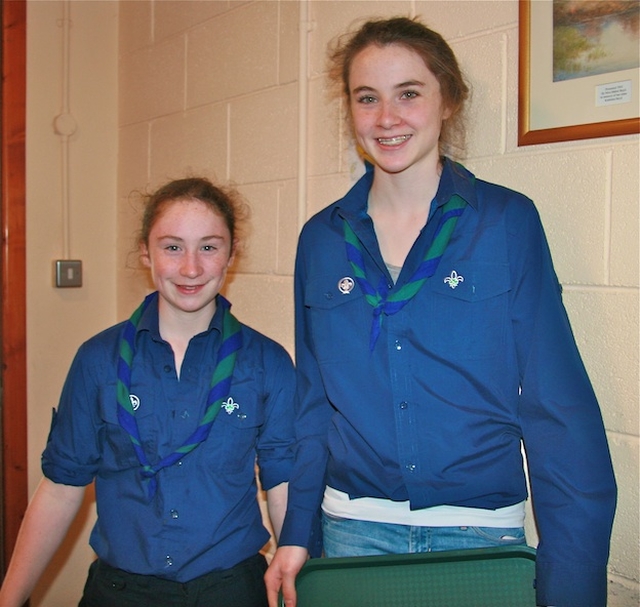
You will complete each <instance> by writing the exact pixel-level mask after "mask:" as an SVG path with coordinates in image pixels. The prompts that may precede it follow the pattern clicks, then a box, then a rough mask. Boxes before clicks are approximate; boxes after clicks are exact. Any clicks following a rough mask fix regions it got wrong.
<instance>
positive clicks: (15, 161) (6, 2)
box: [0, 0, 28, 574]
mask: <svg viewBox="0 0 640 607" xmlns="http://www.w3.org/2000/svg"><path fill="white" fill-rule="evenodd" d="M26 22H27V3H26V0H3V1H2V77H3V83H2V149H1V152H0V155H1V174H0V184H1V186H2V202H1V204H2V235H3V237H2V253H1V260H2V268H1V269H0V274H1V278H2V294H1V295H2V298H1V304H0V306H1V311H2V312H1V317H2V319H1V323H2V325H1V331H2V333H1V335H2V370H1V372H2V389H3V394H2V496H3V504H2V528H3V540H4V542H3V543H4V545H3V546H2V553H3V556H4V567H5V568H6V566H7V565H8V562H9V558H10V556H11V553H12V551H13V547H14V545H15V541H16V538H17V536H18V530H19V528H20V523H21V521H22V517H23V515H24V511H25V509H26V506H27V500H28V476H27V473H28V469H27V365H26V360H27V357H26V234H25V198H26V177H25V169H26V167H25V165H26V157H25V131H26V74H27V71H26ZM2 573H3V574H4V571H3V572H2Z"/></svg>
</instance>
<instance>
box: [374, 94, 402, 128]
mask: <svg viewBox="0 0 640 607" xmlns="http://www.w3.org/2000/svg"><path fill="white" fill-rule="evenodd" d="M378 107H379V110H378V124H379V125H380V126H381V127H382V128H385V129H389V128H391V127H393V126H395V125H396V124H398V123H400V122H401V119H400V115H399V113H398V110H397V108H396V106H395V104H394V103H393V102H392V101H384V100H383V101H381V102H380V105H379V106H378Z"/></svg>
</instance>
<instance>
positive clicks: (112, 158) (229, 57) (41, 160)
mask: <svg viewBox="0 0 640 607" xmlns="http://www.w3.org/2000/svg"><path fill="white" fill-rule="evenodd" d="M71 4H72V7H73V12H75V13H76V16H75V18H74V22H75V26H74V33H76V37H75V38H74V39H73V45H72V47H71V55H72V64H74V61H75V66H76V68H75V70H76V71H74V72H73V78H74V83H75V84H74V88H73V89H72V90H73V91H74V97H73V100H74V101H73V103H74V104H75V105H74V106H72V107H74V109H77V111H78V112H79V113H80V112H81V111H82V112H85V111H86V112H87V114H88V116H90V117H91V121H93V122H92V124H93V125H94V126H92V129H93V130H94V131H95V139H91V140H90V141H87V139H85V138H84V137H80V135H84V133H85V132H86V130H85V129H88V128H89V120H88V119H85V117H84V115H82V118H83V119H82V121H79V122H80V124H81V125H82V127H83V128H82V129H81V130H79V132H78V136H77V137H76V139H75V140H74V142H73V148H72V149H74V150H76V151H74V152H73V155H72V160H71V167H72V172H73V174H74V175H75V178H74V179H75V181H74V182H73V183H74V184H75V185H74V194H75V193H77V196H78V197H77V198H75V197H74V203H73V206H72V209H74V211H73V213H72V217H73V218H74V219H73V220H72V223H71V239H72V243H73V247H72V248H73V254H74V255H75V256H77V257H82V258H83V259H85V260H87V262H88V265H87V266H85V267H86V268H87V274H86V277H87V285H86V288H83V289H82V290H79V291H77V292H70V293H60V292H58V291H55V290H54V289H52V287H51V283H50V281H49V276H48V275H46V271H45V270H44V268H45V267H46V268H47V271H48V268H49V266H48V265H47V264H49V263H50V261H51V259H53V258H57V256H58V255H60V252H59V250H60V246H61V245H60V236H59V232H60V231H61V229H62V228H61V226H60V219H59V218H58V216H57V215H56V214H58V213H59V202H58V201H56V199H55V197H54V195H53V193H55V194H56V195H57V192H58V188H59V179H60V177H59V175H60V165H59V142H58V140H57V139H56V137H55V136H54V135H51V131H50V129H51V125H50V123H51V121H52V120H53V118H54V117H55V115H57V114H58V113H59V111H60V110H59V91H60V88H61V86H62V85H61V82H60V61H59V54H60V53H61V52H62V51H61V46H60V37H59V28H58V26H57V25H56V20H57V19H59V18H60V14H61V13H60V9H61V5H62V2H58V1H57V0H47V1H46V2H45V1H42V0H39V1H36V0H30V7H29V15H28V19H29V21H28V29H29V32H30V34H29V57H28V61H29V74H30V76H29V87H30V88H29V103H28V105H29V107H28V110H29V112H28V131H29V132H28V196H29V204H28V233H27V238H28V245H29V246H28V248H29V257H28V272H29V276H28V287H29V300H28V301H29V309H28V323H29V324H28V329H29V370H30V371H29V372H30V377H29V424H30V430H29V432H30V434H29V441H30V444H29V458H30V460H29V470H30V481H31V487H32V488H35V483H36V482H37V479H38V477H39V454H40V451H41V449H42V446H43V445H44V441H45V439H46V433H47V431H48V421H49V416H50V409H51V407H52V406H55V404H56V402H57V394H58V392H59V389H60V386H61V384H62V381H63V379H64V375H65V374H66V370H67V368H68V365H69V363H70V360H71V357H72V356H73V354H74V352H75V350H76V348H77V346H78V345H79V344H80V342H81V341H82V340H83V339H85V338H86V337H88V336H89V335H91V334H93V333H95V332H97V331H98V330H100V329H101V328H103V327H106V326H108V325H110V324H113V323H114V322H116V320H120V319H122V318H125V317H126V316H128V315H129V314H130V312H131V310H132V309H133V308H134V307H135V306H136V305H137V304H138V303H139V301H140V299H141V298H142V297H143V296H144V294H146V292H148V289H149V284H148V282H147V279H146V276H145V275H144V273H142V272H140V271H138V270H137V267H136V263H137V256H136V252H135V232H136V229H137V226H138V223H139V219H140V215H139V210H140V207H139V202H138V197H137V195H136V192H139V191H146V190H148V189H150V188H153V187H155V186H157V185H159V184H161V183H162V182H164V181H166V180H168V179H172V178H176V177H181V176H183V175H185V174H191V175H194V174H204V175H206V176H209V177H212V178H214V179H220V180H223V181H226V180H232V181H233V182H235V183H236V184H237V185H238V187H239V189H240V190H241V192H242V193H243V194H244V195H245V196H246V198H247V200H248V202H249V204H250V207H251V222H250V233H249V238H248V240H247V243H246V245H245V252H244V255H243V257H242V258H241V259H240V260H238V262H237V263H236V266H235V268H234V272H233V274H232V275H231V276H230V279H229V284H228V285H227V289H226V294H227V295H228V297H229V298H230V299H231V301H232V302H233V304H234V311H235V312H236V313H237V314H238V316H239V317H240V318H242V320H243V321H244V322H246V323H247V324H250V325H252V326H254V327H255V328H257V329H258V330H260V331H263V332H264V333H266V334H267V335H269V336H271V337H273V338H275V339H277V340H278V341H280V342H281V343H283V345H285V347H287V349H289V351H290V352H293V306H292V271H293V260H294V254H295V244H296V238H297V234H298V231H299V227H300V224H301V222H302V221H304V220H305V219H306V218H308V217H310V216H311V215H312V214H313V213H314V212H316V211H318V210H319V209H321V208H323V207H324V206H326V205H327V204H329V203H330V202H332V201H333V200H334V199H336V198H337V197H339V196H340V195H342V194H343V193H344V191H345V190H346V188H347V187H348V185H349V184H350V182H351V180H352V178H353V176H354V174H355V173H356V172H357V171H358V170H359V167H358V166H357V163H356V162H355V159H354V155H353V152H352V151H351V149H350V147H349V139H348V136H347V134H346V131H345V127H344V124H343V122H342V120H341V115H342V109H341V108H340V107H339V105H338V104H337V103H336V102H331V101H328V99H327V90H326V89H327V86H326V82H325V79H324V66H325V48H326V43H327V41H328V40H329V39H330V38H332V37H333V36H334V35H336V34H338V33H339V32H341V31H343V30H344V29H345V27H346V26H347V25H348V24H349V23H350V22H351V21H352V20H354V19H357V18H361V17H367V16H371V15H386V16H391V15H396V14H403V15H409V16H411V15H420V16H421V17H422V19H423V20H424V21H425V22H426V23H427V24H428V25H430V26H431V27H433V28H434V29H436V30H438V31H440V32H441V33H442V34H443V35H444V36H445V38H447V40H448V41H449V42H450V43H451V45H452V47H453V49H454V51H455V52H456V54H457V56H458V58H459V60H460V63H461V65H462V67H463V69H464V70H465V72H466V75H467V77H468V80H469V81H470V82H471V84H472V86H473V101H472V105H471V108H470V119H469V125H470V131H469V141H468V154H467V157H466V160H465V164H467V166H468V167H469V168H470V169H471V170H473V171H474V172H476V173H477V174H478V175H479V176H481V177H482V178H485V179H488V180H493V181H497V182H499V183H502V184H504V185H507V186H509V187H512V188H514V189H517V190H520V191H523V192H524V193H526V194H527V195H529V196H530V197H532V198H533V199H534V200H535V201H536V204H537V206H538V208H539V210H540V213H541V215H542V219H543V222H544V224H545V227H546V230H547V235H548V238H549V241H550V245H551V249H552V253H553V255H554V260H555V264H556V270H557V272H558V275H559V278H560V280H561V282H562V283H563V286H564V298H565V303H566V305H567V309H568V312H569V315H570V317H571V320H572V323H573V327H574V331H575V333H576V338H577V340H578V343H579V346H580V348H581V352H582V354H583V358H584V361H585V364H586V366H587V369H588V371H589V373H590V375H591V377H592V380H593V383H594V386H595V389H596V392H597V394H598V397H599V399H600V402H601V406H602V410H603V414H604V418H605V423H606V426H607V429H608V432H609V441H610V445H611V450H612V454H613V458H614V465H615V468H616V473H617V477H618V483H619V490H620V500H619V507H618V513H617V517H616V523H615V529H614V538H613V542H612V552H611V560H610V574H611V576H610V577H611V580H612V592H611V593H610V594H611V598H610V605H613V606H614V607H615V606H616V605H619V606H623V605H624V606H625V607H626V606H631V605H637V604H638V599H637V596H638V576H639V571H638V563H639V558H640V557H639V555H638V544H639V531H638V518H639V517H638V514H639V501H638V477H639V461H638V460H639V457H638V452H639V445H640V439H639V436H638V435H639V430H638V425H639V424H638V403H639V396H638V348H639V344H638V333H639V328H638V286H639V282H640V279H639V266H638V197H639V192H638V188H639V185H638V184H639V179H638V166H639V157H638V156H639V153H638V137H637V136H623V137H615V138H603V139H592V140H585V141H580V142H578V141H574V142H567V143H561V144H549V145H537V146H528V147H524V148H518V147H517V144H516V139H517V138H516V134H517V97H518V92H517V56H518V2H517V0H491V1H489V0H448V1H439V0H430V1H422V2H420V1H413V0H398V1H395V0H383V1H366V0H355V1H349V0H339V1H334V0H311V1H309V2H304V1H299V0H265V1H259V2H245V1H241V0H219V1H217V0H212V1H209V0H155V1H154V0H125V1H120V2H116V1H107V2H84V1H83V0H74V1H73V2H71ZM307 11H308V24H303V26H304V27H303V32H306V30H307V29H308V32H306V33H305V35H304V36H303V40H306V43H307V49H308V57H307V61H305V62H304V65H303V66H302V70H301V69H300V66H299V57H300V53H301V51H302V50H303V47H302V46H301V38H300V34H299V21H300V19H301V16H303V17H304V15H305V14H307ZM115 16H118V17H117V20H116V17H115ZM80 30H81V31H80ZM96 40H99V42H100V43H99V44H96V42H95V41H96ZM54 49H55V50H54ZM303 56H304V53H303ZM82 58H85V59H82ZM89 58H91V60H90V59H89ZM90 61H91V62H90ZM85 63H86V65H85ZM116 65H117V73H116ZM80 66H82V69H80ZM96 74H99V76H100V77H99V79H96ZM301 77H302V82H303V83H306V91H307V93H308V96H306V97H305V96H302V97H301V96H300V90H299V79H300V78H301ZM93 82H100V89H99V90H100V93H101V94H100V95H97V94H96V93H95V90H94V88H93V86H97V84H96V85H92V83H93ZM52 91H53V92H52ZM98 97H99V98H98ZM81 108H82V109H81ZM300 109H302V116H300ZM98 116H100V117H101V118H100V121H99V125H95V120H96V119H97V117H98ZM299 120H301V122H302V124H303V125H304V126H305V129H304V132H303V133H301V131H300V129H299ZM301 134H304V135H305V137H301ZM87 138H88V135H87ZM305 139H306V145H304V147H301V142H302V143H303V144H304V143H305ZM83 146H87V147H83ZM301 151H302V152H305V153H306V163H305V164H306V170H304V171H303V172H302V173H300V175H301V176H302V177H303V179H302V180H299V179H298V176H299V169H298V167H299V163H300V158H301V156H300V153H301ZM96 183H97V184H99V185H100V188H96V187H94V186H95V185H96ZM301 193H304V196H303V197H301ZM42 216H46V217H48V218H49V219H48V220H47V222H46V224H45V225H43V224H42V220H41V219H40V218H41V217H42ZM53 348H56V350H55V351H56V355H55V356H53V357H52V356H51V351H52V349H53ZM550 448H551V446H550ZM86 516H87V519H86V520H85V521H81V522H82V523H83V524H80V525H78V526H77V527H78V528H77V530H76V533H75V536H74V537H73V538H71V539H70V541H68V542H67V543H65V546H64V547H63V550H62V554H61V555H60V557H59V559H58V561H57V563H55V564H54V566H53V567H52V568H50V571H49V573H48V577H47V578H46V579H45V580H43V582H42V583H41V585H40V586H39V587H38V590H37V593H36V595H35V596H34V601H32V604H34V605H46V606H47V607H48V606H51V607H56V606H57V605H60V606H62V605H68V604H73V601H74V599H75V598H76V597H77V596H78V594H79V592H80V590H81V587H82V584H83V583H84V578H85V573H86V567H87V566H88V564H89V562H90V560H91V557H92V555H91V551H90V550H88V549H87V547H86V541H87V533H88V529H89V527H90V524H91V522H92V516H93V514H92V511H91V504H90V503H88V504H87V507H86ZM528 531H530V533H529V535H530V536H531V537H532V538H534V540H535V531H534V530H533V528H532V527H531V525H529V526H528ZM614 594H615V596H614ZM614 601H617V602H614Z"/></svg>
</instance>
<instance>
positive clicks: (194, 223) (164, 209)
mask: <svg viewBox="0 0 640 607" xmlns="http://www.w3.org/2000/svg"><path fill="white" fill-rule="evenodd" d="M198 227H201V228H202V229H204V228H206V229H208V230H211V229H215V230H216V231H217V232H220V231H221V230H222V231H225V232H226V233H229V228H228V226H227V224H226V221H225V219H224V217H223V216H222V215H221V214H220V212H219V211H218V209H217V208H216V207H215V206H214V205H213V204H211V203H208V202H203V201H201V200H198V199H177V200H167V201H165V202H163V203H162V205H161V208H160V209H159V210H158V214H157V215H156V218H155V221H154V222H153V226H152V228H151V231H152V232H153V231H157V230H163V231H164V230H166V229H169V228H172V229H189V230H194V229H197V228H198Z"/></svg>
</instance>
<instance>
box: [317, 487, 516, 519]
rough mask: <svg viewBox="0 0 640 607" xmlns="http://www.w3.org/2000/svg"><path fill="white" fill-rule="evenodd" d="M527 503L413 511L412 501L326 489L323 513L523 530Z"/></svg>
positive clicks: (441, 507)
mask: <svg viewBox="0 0 640 607" xmlns="http://www.w3.org/2000/svg"><path fill="white" fill-rule="evenodd" d="M524 504H525V503H524V502H520V503H518V504H514V505H513V506H505V507H504V508H497V509H496V510H488V509H485V508H467V507H464V506H433V507H431V508H422V509H421V510H411V509H410V507H409V502H408V501H406V502H394V501H392V500H388V499H381V498H376V497H359V498H356V499H350V498H349V495H348V494H347V493H343V492H342V491H338V490H337V489H333V488H332V487H326V488H325V492H324V500H323V502H322V510H323V511H324V512H325V513H326V514H328V515H329V516H336V517H340V518H350V519H355V520H360V521H372V522H375V523H392V524H396V525H414V526H421V527H462V526H467V527H523V526H524V514H525V511H524Z"/></svg>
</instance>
